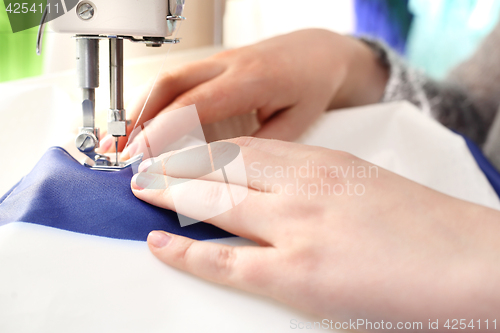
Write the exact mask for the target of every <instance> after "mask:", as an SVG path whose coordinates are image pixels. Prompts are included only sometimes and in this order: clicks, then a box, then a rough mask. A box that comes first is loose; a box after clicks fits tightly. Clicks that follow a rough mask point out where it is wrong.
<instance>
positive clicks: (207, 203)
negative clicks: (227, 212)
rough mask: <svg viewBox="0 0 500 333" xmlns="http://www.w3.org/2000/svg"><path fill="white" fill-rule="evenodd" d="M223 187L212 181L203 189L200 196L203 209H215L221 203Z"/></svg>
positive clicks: (223, 192)
mask: <svg viewBox="0 0 500 333" xmlns="http://www.w3.org/2000/svg"><path fill="white" fill-rule="evenodd" d="M224 194H225V189H224V187H223V186H222V185H220V184H218V183H213V184H211V186H208V187H207V188H206V190H205V194H204V196H203V198H202V205H203V207H204V208H205V209H209V210H214V209H215V210H217V208H218V207H219V205H221V204H223V200H224Z"/></svg>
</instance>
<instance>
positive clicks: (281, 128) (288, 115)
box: [254, 104, 316, 141]
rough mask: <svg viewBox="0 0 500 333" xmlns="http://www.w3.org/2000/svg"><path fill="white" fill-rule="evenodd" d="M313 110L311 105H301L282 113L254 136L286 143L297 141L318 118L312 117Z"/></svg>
mask: <svg viewBox="0 0 500 333" xmlns="http://www.w3.org/2000/svg"><path fill="white" fill-rule="evenodd" d="M313 108H314V107H313V106H310V105H309V106H306V105H304V104H299V105H296V106H294V107H293V108H291V109H289V110H287V111H284V112H280V113H278V114H276V115H275V116H274V117H272V118H270V119H269V120H268V121H267V122H265V123H264V124H262V127H261V128H260V129H259V130H258V131H257V132H256V133H255V134H254V136H255V137H258V138H265V139H276V140H284V141H293V140H296V139H297V138H298V137H299V136H300V135H302V133H304V132H305V131H306V129H307V128H308V127H309V126H311V125H312V124H313V123H314V122H315V120H316V117H311V114H315V113H314V112H311V111H312V109H313Z"/></svg>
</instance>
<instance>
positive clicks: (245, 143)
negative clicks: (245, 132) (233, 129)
mask: <svg viewBox="0 0 500 333" xmlns="http://www.w3.org/2000/svg"><path fill="white" fill-rule="evenodd" d="M256 140H257V139H256V138H254V137H251V136H240V137H238V138H234V139H232V140H231V141H232V142H233V143H235V144H237V145H238V146H240V147H251V146H253V145H254V144H255V142H256Z"/></svg>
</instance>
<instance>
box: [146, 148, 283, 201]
mask: <svg viewBox="0 0 500 333" xmlns="http://www.w3.org/2000/svg"><path fill="white" fill-rule="evenodd" d="M288 164H289V163H288V160H287V159H284V158H283V157H280V156H276V155H272V154H270V153H267V152H265V151H262V150H258V149H254V148H250V147H240V146H238V145H236V144H234V143H232V142H228V141H221V142H213V143H211V144H208V145H203V146H199V147H194V148H188V149H184V150H181V151H174V152H169V153H167V154H163V155H161V156H160V157H159V158H154V159H149V160H146V161H144V162H143V163H141V165H140V166H139V172H144V171H146V172H148V173H155V174H160V175H164V176H169V177H174V178H184V179H200V180H207V181H218V182H226V181H227V182H229V183H231V184H235V185H241V186H245V187H249V188H252V189H255V190H259V191H263V192H267V191H269V190H272V188H273V185H274V184H283V183H284V182H286V179H285V177H284V176H283V175H284V170H285V168H286V167H287V165H288ZM280 170H282V172H281V173H280Z"/></svg>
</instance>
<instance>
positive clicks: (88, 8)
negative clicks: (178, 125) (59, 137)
mask: <svg viewBox="0 0 500 333" xmlns="http://www.w3.org/2000/svg"><path fill="white" fill-rule="evenodd" d="M184 3H185V0H143V1H136V0H94V1H89V0H82V1H79V2H78V3H77V4H76V6H75V7H74V8H73V9H71V10H69V11H68V12H66V13H65V14H64V15H62V16H59V17H58V18H56V19H54V20H52V21H50V7H49V6H47V7H46V8H45V11H44V13H43V17H42V23H41V26H40V30H39V34H38V42H37V51H38V52H39V53H40V52H41V44H42V36H43V28H44V25H45V22H47V21H50V28H51V30H52V31H54V32H56V33H71V34H75V39H76V45H77V56H76V61H77V74H78V87H79V88H81V89H82V100H83V102H82V112H83V126H82V127H80V128H79V134H78V136H77V137H76V139H75V145H76V147H77V148H78V150H79V151H80V152H82V153H84V154H85V155H87V157H88V159H87V161H86V162H85V165H86V166H88V167H90V168H95V169H99V170H109V171H113V170H119V169H121V168H124V167H126V166H127V165H128V164H129V163H128V162H120V160H119V158H118V156H119V153H118V139H119V138H120V137H125V136H126V135H127V125H128V121H127V118H126V111H125V106H124V100H123V80H124V71H123V40H124V39H128V40H130V41H132V42H135V43H143V44H145V45H146V46H150V47H161V46H162V45H163V44H176V43H178V42H179V40H178V39H167V38H166V37H169V36H171V35H172V34H174V32H175V29H176V26H177V21H180V20H183V19H184V17H182V16H181V14H182V12H183V10H184ZM101 39H109V55H110V56H109V64H110V66H109V71H110V80H109V86H110V109H109V113H108V126H107V127H108V128H107V133H108V134H109V135H112V136H113V137H114V138H115V147H116V149H115V151H116V155H115V156H116V158H115V160H114V161H113V162H112V161H111V159H110V157H109V156H105V155H103V154H100V153H97V152H96V148H99V144H100V141H101V135H100V129H99V128H98V127H96V125H95V105H96V99H95V89H96V88H98V87H99V41H100V40H101Z"/></svg>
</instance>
